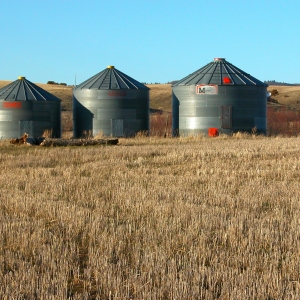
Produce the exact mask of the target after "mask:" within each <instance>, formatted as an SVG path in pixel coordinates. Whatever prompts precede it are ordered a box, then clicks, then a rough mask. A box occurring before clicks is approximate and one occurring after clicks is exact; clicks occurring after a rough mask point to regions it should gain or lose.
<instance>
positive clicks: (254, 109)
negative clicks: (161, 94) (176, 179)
mask: <svg viewBox="0 0 300 300" xmlns="http://www.w3.org/2000/svg"><path fill="white" fill-rule="evenodd" d="M267 86H268V85H267V84H265V83H263V82H261V81H259V80H258V79H256V78H254V77H253V76H251V75H249V74H247V73H246V72H244V71H242V70H241V69H239V68H237V67H235V66H234V65H232V64H231V63H229V62H227V61H226V60H225V59H224V58H215V59H214V61H212V62H211V63H208V64H207V65H205V66H204V67H202V68H201V69H199V70H197V71H195V72H194V73H192V74H190V75H188V76H186V77H184V78H183V79H181V80H179V81H178V82H177V83H175V84H174V85H173V86H172V110H173V119H172V130H173V135H178V134H180V135H190V134H191V135H196V134H205V135H207V134H208V133H209V132H212V131H213V130H212V129H214V130H217V131H218V133H225V134H232V133H235V132H238V131H241V132H253V130H254V131H255V132H257V133H261V134H265V133H266V129H267V97H266V95H267Z"/></svg>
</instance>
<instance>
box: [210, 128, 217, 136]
mask: <svg viewBox="0 0 300 300" xmlns="http://www.w3.org/2000/svg"><path fill="white" fill-rule="evenodd" d="M218 135H219V130H218V128H208V136H211V137H215V136H218Z"/></svg>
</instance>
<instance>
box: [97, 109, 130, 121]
mask: <svg viewBox="0 0 300 300" xmlns="http://www.w3.org/2000/svg"><path fill="white" fill-rule="evenodd" d="M105 119H136V110H135V109H113V110H112V109H98V110H97V120H105Z"/></svg>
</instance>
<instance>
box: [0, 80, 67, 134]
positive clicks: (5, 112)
mask: <svg viewBox="0 0 300 300" xmlns="http://www.w3.org/2000/svg"><path fill="white" fill-rule="evenodd" d="M46 130H47V131H49V132H50V131H51V132H52V137H56V138H60V137H61V100H60V99H58V98H57V97H55V96H54V95H52V94H51V93H49V92H47V91H45V90H44V89H42V88H41V87H39V86H37V85H35V84H34V83H32V82H30V81H29V80H27V79H26V78H25V77H19V79H18V80H16V81H14V82H12V83H10V84H8V85H7V86H5V87H3V88H2V89H0V138H1V139H9V138H18V137H20V136H22V135H23V134H24V133H25V132H26V133H28V134H29V136H30V137H35V138H36V137H40V136H42V135H43V133H44V132H45V131H46Z"/></svg>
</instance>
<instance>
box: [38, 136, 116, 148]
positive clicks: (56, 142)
mask: <svg viewBox="0 0 300 300" xmlns="http://www.w3.org/2000/svg"><path fill="white" fill-rule="evenodd" d="M118 143H119V139H95V140H93V139H53V138H45V140H44V141H42V142H41V143H40V146H45V147H50V146H52V147H66V146H93V145H117V144H118Z"/></svg>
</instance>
